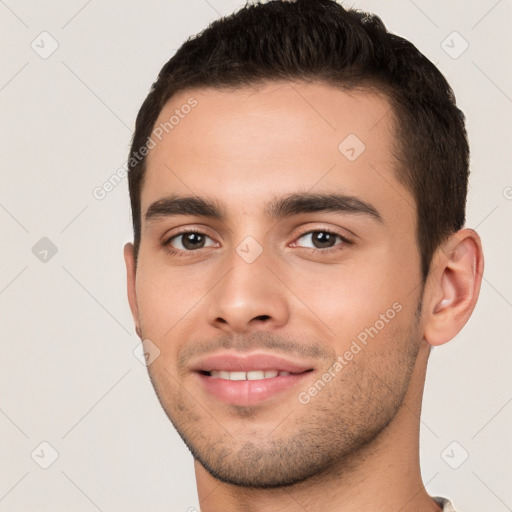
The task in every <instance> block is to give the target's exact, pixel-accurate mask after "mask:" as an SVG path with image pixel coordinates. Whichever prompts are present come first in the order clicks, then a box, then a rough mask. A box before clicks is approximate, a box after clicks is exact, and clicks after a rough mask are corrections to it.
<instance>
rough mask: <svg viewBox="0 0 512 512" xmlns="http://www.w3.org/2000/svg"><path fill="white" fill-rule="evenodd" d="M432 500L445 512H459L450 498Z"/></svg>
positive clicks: (435, 497) (434, 497)
mask: <svg viewBox="0 0 512 512" xmlns="http://www.w3.org/2000/svg"><path fill="white" fill-rule="evenodd" d="M432 499H433V500H434V501H435V502H436V503H437V504H438V505H440V506H441V507H443V512H457V511H456V510H455V509H454V508H453V505H452V503H451V501H450V500H449V499H448V498H442V497H440V496H432Z"/></svg>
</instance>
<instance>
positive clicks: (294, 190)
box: [126, 82, 422, 487]
mask: <svg viewBox="0 0 512 512" xmlns="http://www.w3.org/2000/svg"><path fill="white" fill-rule="evenodd" d="M187 104H189V105H192V104H194V106H193V108H184V105H187ZM178 113H180V114H179V115H178ZM173 115H175V116H176V115H177V116H178V117H179V121H178V122H176V119H174V122H173V124H172V129H169V128H168V129H167V131H168V133H167V134H166V133H165V131H164V132H163V134H164V136H163V137H162V134H161V133H160V132H161V130H160V132H159V133H160V135H159V137H154V138H153V139H154V141H155V143H156V144H155V146H154V147H153V148H152V149H151V151H150V154H149V155H148V160H147V173H146V177H145V180H144V184H143V188H142V192H141V211H142V230H141V243H140V249H139V256H138V266H137V270H136V272H134V271H133V270H130V269H131V262H132V259H133V255H132V254H131V252H130V250H131V248H130V247H128V248H127V250H126V258H127V262H128V268H129V294H130V304H131V307H132V312H133V314H134V318H135V320H136V323H137V325H138V328H139V329H140V335H141V337H142V339H143V340H149V341H145V342H144V343H145V344H146V349H147V350H148V352H149V353H150V357H151V359H150V360H152V359H153V358H154V360H153V361H152V362H151V364H150V365H149V367H148V369H149V374H150V377H151V381H152V383H153V385H154V388H155V390H156V393H157V395H158V398H159V400H160V402H161V404H162V407H163V408H164V410H165V412H166V414H167V415H168V417H169V418H170V420H171V421H172V423H173V424H174V426H175V427H176V429H177V431H178V432H179V434H180V435H181V437H182V438H183V440H184V441H185V443H186V444H187V446H188V447H189V448H190V450H191V451H192V453H193V455H194V456H195V458H196V460H197V461H198V462H199V463H200V464H201V465H202V467H203V468H205V469H206V470H207V471H208V472H209V473H210V474H211V475H213V476H215V477H216V478H218V479H220V480H222V481H225V482H230V483H233V484H237V485H246V486H253V487H275V486H280V485H286V484H290V483H294V482H299V481H303V480H305V479H307V478H308V477H311V476H313V475H315V474H319V473H321V472H322V471H325V470H327V468H329V467H333V466H336V465H338V466H342V465H343V463H344V461H345V460H347V459H348V457H349V455H350V454H353V453H355V452H356V451H357V450H358V449H359V448H360V447H361V446H363V444H365V443H367V442H368V441H370V440H372V439H373V438H375V436H376V435H377V434H378V433H379V432H381V431H382V429H383V428H384V427H385V426H386V425H388V424H389V422H390V421H392V420H393V418H394V417H395V415H396V413H397V411H398V410H399V409H400V406H401V404H402V401H403V398H404V396H405V393H406V391H407V388H408V386H409V383H410V379H411V373H412V370H413V367H414V364H415V359H416V355H417V352H418V349H419V346H420V343H421V339H422V336H421V326H420V325H419V324H418V315H417V310H418V304H419V299H420V293H421V286H419V285H420V283H421V274H420V254H419V250H418V247H417V243H416V214H415V207H414V199H413V197H412V195H411V194H410V193H409V192H408V191H407V190H406V189H405V188H404V187H403V186H402V185H400V183H399V182H398V181H397V179H396V177H395V176H396V175H395V172H396V171H395V168H396V164H395V160H394V158H393V142H394V141H393V126H392V115H391V113H390V106H389V104H388V102H387V101H386V100H385V99H384V98H381V97H379V96H377V95H374V94H371V93H368V92H366V93H365V92H349V93H347V92H342V91H340V90H338V89H334V88H331V87H329V86H327V85H322V84H311V83H310V84H304V83H292V82H283V83H273V84H267V85H265V86H258V87H250V88H249V87H247V88H242V89H239V90H237V91H234V92H233V91H221V90H213V89H200V90H189V91H182V92H181V93H179V94H178V95H176V96H175V97H173V98H172V99H171V100H170V102H169V103H168V104H167V105H166V106H165V107H164V109H163V110H162V112H161V114H160V116H159V119H158V121H157V123H156V125H155V127H158V126H159V125H160V124H161V123H165V122H166V121H168V120H169V119H170V118H171V117H172V116H173ZM159 138H161V140H158V139H159ZM130 276H131V277H130ZM156 356H157V357H156Z"/></svg>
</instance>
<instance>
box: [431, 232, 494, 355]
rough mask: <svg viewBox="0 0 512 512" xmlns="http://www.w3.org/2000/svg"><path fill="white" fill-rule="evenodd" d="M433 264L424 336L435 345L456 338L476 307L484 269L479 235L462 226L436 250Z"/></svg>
mask: <svg viewBox="0 0 512 512" xmlns="http://www.w3.org/2000/svg"><path fill="white" fill-rule="evenodd" d="M431 265H432V267H431V272H430V273H429V276H428V278H427V283H426V286H425V297H424V301H423V312H424V315H425V316H424V323H423V326H424V333H423V336H424V338H425V340H426V341H427V342H428V343H429V344H430V345H434V346H435V345H442V344H443V343H446V342H447V341H450V340H451V339H453V338H454V337H455V336H456V335H457V333H458V332H459V331H460V330H461V329H462V328H463V327H464V325H465V324H466V322H467V321H468V319H469V317H470V316H471V313H472V312H473V309H474V308H475V305H476V301H477V299H478V294H479V293H480V285H481V282H482V273H483V270H484V258H483V253H482V243H481V241H480V237H479V236H478V234H477V233H476V232H475V231H473V230H472V229H461V230H460V231H458V232H457V233H455V234H454V235H452V236H451V237H450V238H449V239H448V241H447V242H445V243H444V244H443V245H442V247H440V248H439V249H438V250H437V251H436V253H435V255H434V258H433V259H432V264H431Z"/></svg>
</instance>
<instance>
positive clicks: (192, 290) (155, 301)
mask: <svg viewBox="0 0 512 512" xmlns="http://www.w3.org/2000/svg"><path fill="white" fill-rule="evenodd" d="M136 291H137V304H138V309H139V317H140V321H141V325H142V326H143V331H144V334H146V335H147V337H154V338H155V339H166V338H168V337H170V336H173V334H174V333H175V331H176V330H177V329H178V328H181V327H182V326H183V325H184V324H186V323H187V321H189V318H190V317H193V315H194V311H197V309H198V308H200V307H201V303H202V301H201V299H203V298H205V297H206V296H207V293H208V286H207V284H206V283H205V280H204V279H202V278H201V277H200V276H199V275H198V274H197V272H195V271H193V270H191V269H186V268H185V267H179V268H170V267H166V266H165V265H157V264H153V265H151V264H146V265H144V266H143V265H141V266H140V270H138V273H137V283H136Z"/></svg>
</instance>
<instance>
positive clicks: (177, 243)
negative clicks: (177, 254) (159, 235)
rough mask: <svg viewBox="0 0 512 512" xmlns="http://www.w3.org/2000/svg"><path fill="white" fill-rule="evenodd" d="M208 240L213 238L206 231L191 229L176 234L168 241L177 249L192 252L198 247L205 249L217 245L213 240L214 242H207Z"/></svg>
mask: <svg viewBox="0 0 512 512" xmlns="http://www.w3.org/2000/svg"><path fill="white" fill-rule="evenodd" d="M208 240H211V239H210V237H209V236H207V235H205V234H204V233H199V232H196V231H190V232H185V233H180V234H178V235H174V236H173V237H171V238H170V239H169V241H168V242H167V243H168V245H170V246H171V247H174V248H175V249H179V250H181V251H188V252H190V251H194V250H197V249H203V248H204V247H209V246H213V245H215V244H214V243H213V241H212V243H209V244H207V241H208Z"/></svg>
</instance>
